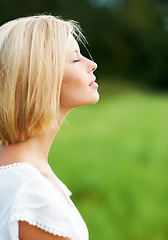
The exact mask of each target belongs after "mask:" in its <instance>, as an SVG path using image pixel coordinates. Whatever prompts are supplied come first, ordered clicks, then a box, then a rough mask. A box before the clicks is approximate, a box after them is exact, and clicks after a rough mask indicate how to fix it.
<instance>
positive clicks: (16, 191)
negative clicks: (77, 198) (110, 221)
mask: <svg viewBox="0 0 168 240" xmlns="http://www.w3.org/2000/svg"><path fill="white" fill-rule="evenodd" d="M56 178H57V177H56ZM57 181H58V183H59V185H60V187H61V188H62V190H63V192H64V193H65V195H66V197H67V200H68V201H67V200H66V199H65V197H64V196H62V194H61V193H60V192H59V191H58V190H57V189H56V188H55V187H54V186H53V185H52V184H51V183H50V182H49V180H48V179H47V178H45V177H44V176H43V175H42V174H41V173H40V172H39V171H38V170H37V169H36V168H34V167H33V166H31V165H30V164H28V163H14V164H10V165H7V166H2V167H0V239H1V240H18V239H19V237H18V234H19V225H18V222H19V221H26V222H28V223H29V224H31V225H34V226H37V227H38V228H41V229H43V230H45V231H47V232H49V233H52V234H53V235H58V236H62V237H67V238H70V239H72V240H88V230H87V227H86V224H85V223H84V221H83V219H82V217H81V215H80V214H79V212H78V210H77V209H76V207H75V206H74V204H73V202H72V201H71V199H70V195H71V192H70V191H69V190H68V188H67V187H66V186H65V185H64V184H63V183H62V182H61V181H60V180H59V179H58V178H57Z"/></svg>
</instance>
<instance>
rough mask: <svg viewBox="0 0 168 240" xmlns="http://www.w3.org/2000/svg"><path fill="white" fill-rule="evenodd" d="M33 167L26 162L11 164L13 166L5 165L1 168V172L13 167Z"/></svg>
mask: <svg viewBox="0 0 168 240" xmlns="http://www.w3.org/2000/svg"><path fill="white" fill-rule="evenodd" d="M22 165H24V166H31V165H30V164H29V163H26V162H17V163H11V164H8V165H3V166H1V167H0V171H1V170H6V169H9V168H13V167H18V166H22Z"/></svg>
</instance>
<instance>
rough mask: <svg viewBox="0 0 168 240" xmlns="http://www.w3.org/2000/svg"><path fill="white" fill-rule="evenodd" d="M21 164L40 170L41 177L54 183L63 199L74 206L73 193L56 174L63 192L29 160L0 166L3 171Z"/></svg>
mask: <svg viewBox="0 0 168 240" xmlns="http://www.w3.org/2000/svg"><path fill="white" fill-rule="evenodd" d="M20 166H28V167H30V168H32V169H33V170H35V171H36V172H38V174H40V176H41V177H43V178H45V179H46V180H47V181H48V183H49V184H50V185H52V187H53V188H54V189H55V190H56V191H57V192H59V194H60V195H61V196H62V197H63V199H64V200H65V201H66V202H67V203H68V204H69V205H70V206H72V204H71V201H70V196H71V195H72V193H71V191H70V190H69V189H68V188H67V186H66V185H65V184H64V183H63V182H62V181H61V180H60V179H59V178H58V177H57V176H56V175H55V173H54V175H55V178H56V180H57V182H58V185H59V187H60V188H61V190H62V192H63V193H61V192H60V191H59V190H58V189H57V188H56V187H55V186H54V185H53V184H52V183H51V182H50V180H49V179H48V178H46V177H45V176H44V175H43V174H42V173H41V172H40V171H39V170H38V169H37V168H36V167H34V166H33V165H32V164H30V163H28V162H15V163H10V164H7V165H2V166H0V171H3V170H7V169H11V168H15V167H20Z"/></svg>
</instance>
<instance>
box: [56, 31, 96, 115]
mask: <svg viewBox="0 0 168 240" xmlns="http://www.w3.org/2000/svg"><path fill="white" fill-rule="evenodd" d="M96 68H97V64H96V63H95V62H93V61H91V60H89V59H87V58H85V57H84V56H82V55H81V53H80V49H79V45H78V43H77V42H76V40H75V39H74V37H73V36H72V35H71V36H70V39H69V42H68V49H67V57H66V64H65V71H64V77H63V82H62V88H61V101H60V107H61V108H64V109H68V110H70V109H72V108H75V107H78V106H83V105H88V104H94V103H96V102H97V101H98V100H99V94H98V91H97V88H98V85H97V83H96V82H95V80H96V77H95V75H94V71H95V69H96Z"/></svg>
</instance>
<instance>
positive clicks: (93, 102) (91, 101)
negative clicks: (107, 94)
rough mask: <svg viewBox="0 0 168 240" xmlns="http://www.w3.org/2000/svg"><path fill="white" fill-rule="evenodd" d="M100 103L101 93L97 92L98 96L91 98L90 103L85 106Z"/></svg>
mask: <svg viewBox="0 0 168 240" xmlns="http://www.w3.org/2000/svg"><path fill="white" fill-rule="evenodd" d="M98 101H99V93H98V92H96V94H95V95H94V97H92V98H90V99H89V101H87V102H86V103H85V104H83V105H92V104H95V103H97V102H98Z"/></svg>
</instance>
